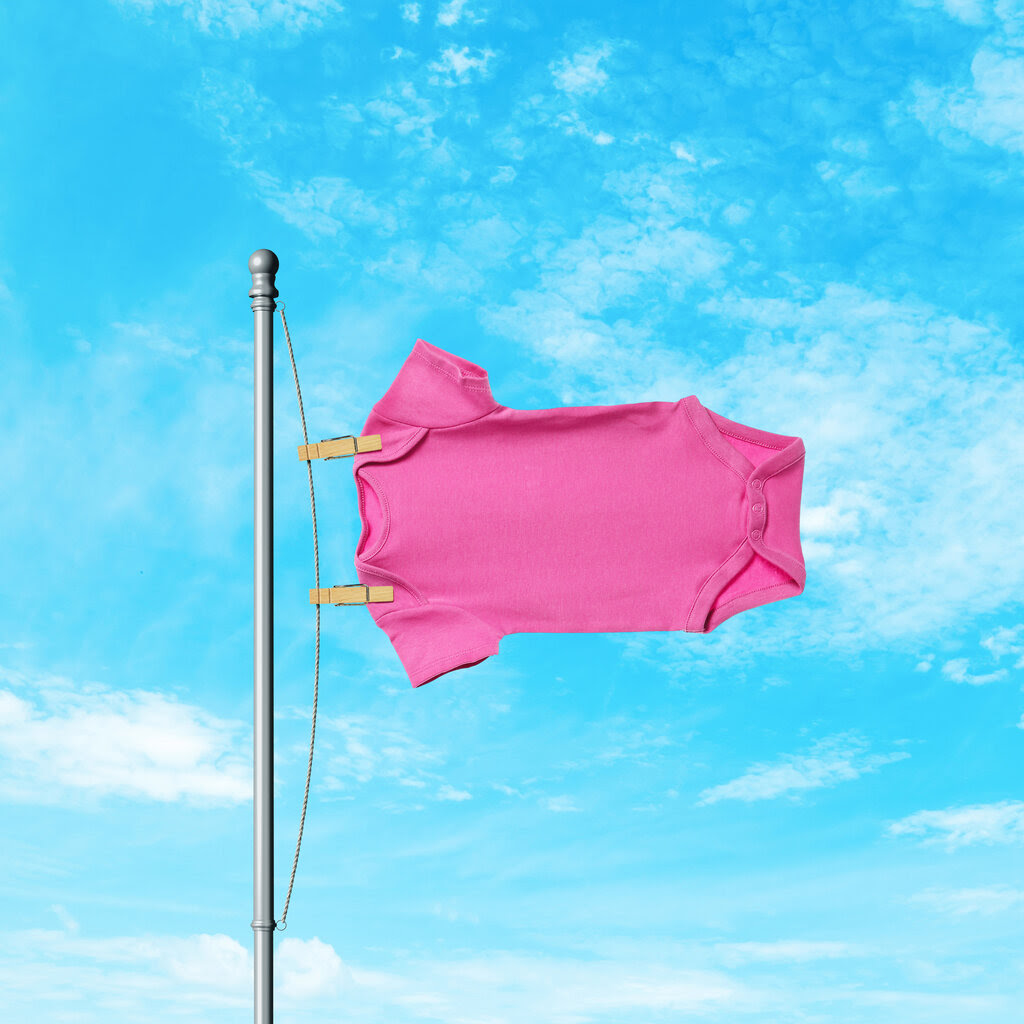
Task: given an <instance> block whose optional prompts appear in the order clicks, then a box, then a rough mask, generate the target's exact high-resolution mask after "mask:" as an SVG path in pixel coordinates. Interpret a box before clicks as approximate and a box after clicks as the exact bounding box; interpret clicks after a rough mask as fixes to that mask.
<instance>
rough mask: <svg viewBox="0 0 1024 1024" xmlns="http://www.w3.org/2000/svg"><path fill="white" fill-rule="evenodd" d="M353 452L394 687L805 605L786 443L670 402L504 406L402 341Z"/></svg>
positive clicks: (478, 375) (367, 579) (366, 568)
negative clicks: (501, 650) (521, 640)
mask: <svg viewBox="0 0 1024 1024" xmlns="http://www.w3.org/2000/svg"><path fill="white" fill-rule="evenodd" d="M362 433H363V434H380V435H381V443H382V446H383V448H382V450H381V451H379V452H368V453H366V454H363V455H356V456H355V458H354V460H353V476H354V478H355V482H356V487H357V490H358V495H359V514H360V518H361V520H362V526H363V528H362V533H361V536H360V538H359V542H358V545H357V547H356V558H355V564H356V571H357V574H358V579H359V581H360V582H361V583H366V584H369V585H371V586H380V585H391V586H393V587H394V589H395V600H394V603H393V604H386V603H382V604H376V603H374V604H368V605H367V608H368V609H369V610H370V614H371V615H372V616H373V618H374V620H375V621H376V623H377V625H378V626H380V627H381V629H383V630H384V632H385V633H386V634H387V635H388V637H389V639H390V640H391V643H392V645H393V646H394V649H395V651H396V653H397V655H398V657H399V659H400V660H401V662H402V665H403V667H404V668H405V670H406V672H407V673H408V676H409V680H410V682H411V683H412V685H413V686H422V685H423V684H424V683H428V682H430V681H431V680H433V679H437V678H438V676H442V675H445V674H446V673H448V672H452V671H454V670H455V669H459V668H468V667H469V666H471V665H476V664H479V663H480V662H481V661H483V660H484V659H485V658H488V657H491V656H492V655H495V654H497V653H498V641H499V640H500V639H501V638H502V637H503V636H508V635H509V634H510V633H579V632H584V633H598V632H633V631H641V630H642V631H647V630H685V631H687V632H694V633H708V632H710V631H711V630H713V629H714V628H715V627H716V626H718V625H720V624H721V623H722V622H724V621H725V620H726V619H728V618H730V617H731V616H733V615H735V614H737V613H738V612H741V611H743V610H744V609H746V608H753V607H755V606H757V605H762V604H766V603H768V602H769V601H779V600H781V599H782V598H786V597H792V596H794V595H796V594H799V593H801V592H802V590H803V589H804V578H805V571H804V559H803V553H802V551H801V548H800V492H801V487H802V483H803V466H804V445H803V441H802V440H801V439H800V438H799V437H789V436H787V435H785V434H772V433H769V432H768V431H765V430H757V429H755V428H753V427H748V426H744V425H743V424H741V423H736V422H734V421H732V420H729V419H726V418H725V417H724V416H720V415H718V414H717V413H714V412H712V411H711V410H710V409H706V408H704V406H702V405H701V403H700V402H699V401H698V400H697V398H696V396H694V395H689V396H688V397H686V398H683V399H681V400H680V401H678V402H638V403H634V404H631V405H608V406H598V405H591V406H569V407H566V408H561V409H510V408H508V407H507V406H504V405H500V404H499V403H498V402H496V401H495V400H494V397H493V396H492V394H491V388H490V383H489V381H488V377H487V371H486V370H483V369H481V367H479V366H477V365H476V364H475V363H471V362H469V361H468V360H466V359H462V358H460V357H459V356H456V355H453V354H452V353H450V352H446V351H444V349H441V348H438V347H437V346H436V345H431V344H430V343H429V342H426V341H424V340H423V339H422V338H418V339H417V340H416V344H415V345H414V346H413V349H412V351H411V352H410V354H409V356H408V357H407V358H406V360H405V362H404V363H403V365H402V368H401V370H400V371H399V373H398V376H397V377H396V378H395V380H394V382H393V383H392V385H391V387H390V388H388V390H387V392H386V393H385V395H384V397H383V398H381V399H380V401H379V402H377V404H376V405H374V407H373V409H372V411H371V412H370V415H369V417H368V419H367V420H366V424H365V426H364V427H363V429H362Z"/></svg>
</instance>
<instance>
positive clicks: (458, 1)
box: [436, 0, 484, 28]
mask: <svg viewBox="0 0 1024 1024" xmlns="http://www.w3.org/2000/svg"><path fill="white" fill-rule="evenodd" d="M466 2H467V0H445V2H444V3H442V4H441V5H440V7H438V9H437V21H436V24H438V25H444V26H445V27H447V28H451V26H452V25H457V24H458V23H459V21H460V20H461V19H463V18H465V20H466V21H467V22H470V23H471V24H474V25H479V24H480V23H481V22H482V21H484V18H482V17H480V18H478V17H475V16H474V14H473V12H472V11H469V10H467V9H466Z"/></svg>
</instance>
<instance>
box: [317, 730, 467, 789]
mask: <svg viewBox="0 0 1024 1024" xmlns="http://www.w3.org/2000/svg"><path fill="white" fill-rule="evenodd" d="M320 721H321V724H322V726H323V729H324V731H325V732H327V731H328V730H329V731H331V732H337V733H338V734H339V738H340V745H341V747H342V750H341V751H337V749H336V748H337V747H338V745H339V740H335V739H333V738H332V741H331V747H332V749H333V750H334V752H332V753H331V754H330V755H329V756H328V757H327V759H326V764H325V765H324V769H323V770H324V780H323V781H324V785H325V786H326V787H327V788H328V789H330V790H344V789H349V788H350V787H351V784H352V783H353V782H354V783H356V784H358V785H365V784H366V783H368V782H371V781H374V780H377V779H390V780H393V781H395V782H397V783H399V784H401V785H405V786H412V787H414V788H417V789H422V788H424V787H425V786H426V785H427V783H428V781H431V782H436V781H438V776H437V774H436V773H435V772H432V771H430V770H429V769H430V767H432V766H436V765H440V764H442V763H443V762H444V760H445V757H444V754H443V753H442V752H441V751H439V750H435V749H432V748H430V747H428V746H426V744H424V743H422V742H420V741H419V740H417V739H416V738H415V737H414V736H413V735H411V734H410V733H408V732H406V731H404V730H402V729H400V728H398V727H396V726H393V725H392V726H388V725H385V724H383V723H382V722H381V721H380V720H379V719H377V718H374V717H372V716H369V715H349V716H346V717H345V718H331V717H326V718H321V720H320ZM448 788H451V787H448ZM453 792H454V790H453Z"/></svg>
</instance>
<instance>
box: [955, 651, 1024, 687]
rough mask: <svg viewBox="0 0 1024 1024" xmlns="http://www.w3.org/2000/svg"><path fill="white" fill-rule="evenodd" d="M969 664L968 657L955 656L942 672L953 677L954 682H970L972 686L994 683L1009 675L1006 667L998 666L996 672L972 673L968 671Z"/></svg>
mask: <svg viewBox="0 0 1024 1024" xmlns="http://www.w3.org/2000/svg"><path fill="white" fill-rule="evenodd" d="M969 666H970V662H969V661H968V660H967V659H966V658H953V659H952V660H951V661H947V662H946V663H945V665H943V666H942V674H943V675H944V676H947V677H948V678H950V679H952V680H953V682H954V683H969V684H970V685H971V686H983V685H984V684H985V683H994V682H996V681H997V680H999V679H1005V678H1006V677H1007V676H1008V675H1009V673H1008V672H1007V670H1006V669H1005V668H998V669H996V670H995V671H994V672H986V673H980V674H977V673H976V674H972V673H970V672H968V671H967V669H968V667H969Z"/></svg>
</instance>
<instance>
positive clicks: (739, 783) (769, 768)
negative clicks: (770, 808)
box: [697, 732, 910, 806]
mask: <svg viewBox="0 0 1024 1024" xmlns="http://www.w3.org/2000/svg"><path fill="white" fill-rule="evenodd" d="M867 751H868V743H867V741H866V740H865V739H863V738H862V737H860V736H858V735H856V734H855V733H848V732H847V733H839V734H837V735H835V736H829V737H827V738H825V739H821V740H818V741H817V742H816V743H815V744H814V745H813V746H812V747H811V749H810V750H809V751H808V752H807V753H804V754H787V755H785V756H783V757H782V758H780V759H779V760H778V761H773V762H759V763H757V764H754V765H752V766H751V767H750V768H749V769H748V770H747V771H746V772H745V773H744V774H743V775H741V776H739V777H738V778H736V779H733V780H732V781H731V782H725V783H722V784H721V785H718V786H712V787H710V788H709V789H705V790H703V792H701V794H700V798H699V799H698V801H697V804H698V806H700V805H703V804H713V803H717V802H718V801H719V800H746V801H752V800H770V799H773V798H774V797H778V796H782V795H784V794H792V793H799V792H802V791H804V790H808V789H821V788H823V787H828V786H835V785H837V784H838V783H840V782H848V781H850V780H852V779H857V778H860V776H861V775H864V774H866V773H868V772H877V771H878V769H879V768H881V767H882V766H883V765H886V764H891V763H892V762H893V761H902V760H903V759H904V758H907V757H910V754H908V753H907V752H906V751H897V752H895V753H892V754H869V753H868V752H867Z"/></svg>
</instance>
